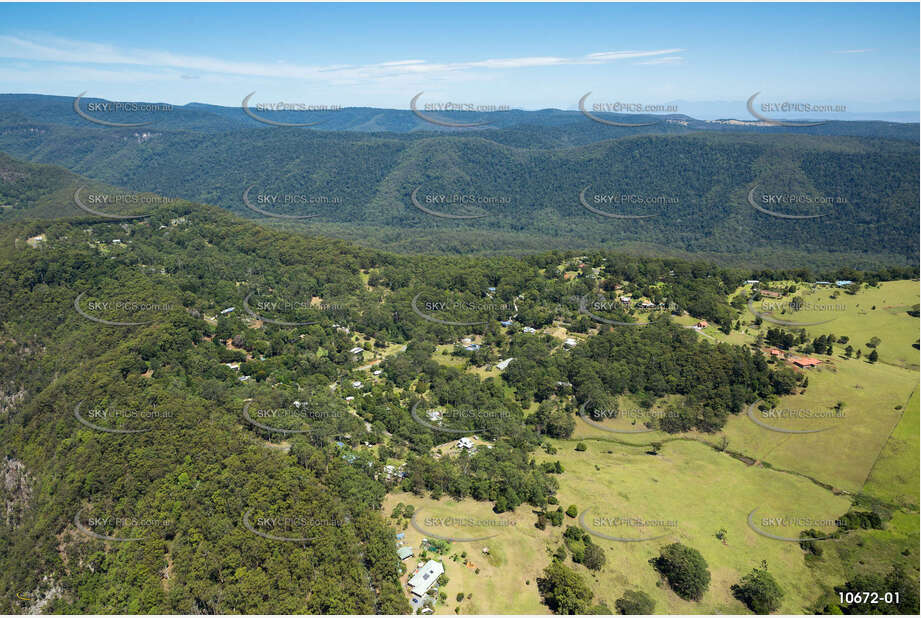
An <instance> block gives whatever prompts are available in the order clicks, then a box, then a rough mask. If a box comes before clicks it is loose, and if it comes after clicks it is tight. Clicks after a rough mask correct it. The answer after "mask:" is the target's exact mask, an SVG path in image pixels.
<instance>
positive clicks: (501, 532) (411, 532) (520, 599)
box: [383, 493, 550, 614]
mask: <svg viewBox="0 0 921 618" xmlns="http://www.w3.org/2000/svg"><path fill="white" fill-rule="evenodd" d="M398 502H403V503H404V504H412V505H414V506H415V507H416V509H417V512H418V516H417V517H416V522H417V524H418V525H419V526H420V527H421V528H423V529H424V530H430V531H431V533H432V534H435V535H439V536H455V537H456V538H473V537H480V536H489V535H491V534H497V536H496V537H494V538H491V539H488V540H484V541H476V542H455V543H452V544H451V549H450V551H449V552H448V553H447V554H446V555H444V556H442V557H441V560H442V561H443V563H444V565H445V574H446V575H447V576H448V578H449V581H448V583H447V585H445V586H443V587H442V589H441V590H442V591H444V592H446V593H447V595H448V601H447V603H446V604H439V605H437V606H436V610H435V612H436V613H438V614H450V613H453V612H454V608H455V607H457V606H458V605H460V607H461V613H463V614H477V613H492V612H508V613H518V614H549V613H550V612H549V611H548V610H547V608H546V607H545V606H544V605H542V604H541V602H540V596H539V595H538V593H537V582H536V579H537V577H538V576H539V575H540V572H541V571H542V570H543V568H544V567H545V566H546V565H547V564H549V562H550V557H549V556H548V555H547V553H546V551H545V549H544V547H545V542H544V540H543V536H544V533H542V532H541V531H540V530H538V529H537V528H535V527H534V521H535V519H536V517H535V515H534V514H533V513H532V512H531V511H532V509H531V508H530V507H528V506H527V505H524V506H521V507H519V508H518V509H517V510H516V511H515V512H514V513H502V514H501V515H497V514H495V513H493V511H492V505H491V503H488V502H477V501H475V500H471V499H465V500H461V501H459V502H458V501H454V500H451V499H450V498H442V499H441V500H432V499H431V498H419V497H417V496H415V495H413V494H407V493H395V494H389V495H388V496H387V498H386V500H385V501H384V507H383V514H384V516H385V517H388V516H389V515H390V513H391V512H392V510H393V507H394V506H395V505H396V504H397V503H398ZM450 517H460V518H470V519H475V520H487V521H495V522H500V521H507V522H509V523H511V522H514V523H515V525H514V526H508V527H505V528H500V529H490V528H486V527H477V526H467V525H464V526H449V525H438V523H437V522H434V521H433V520H434V519H436V518H450ZM426 520H430V521H429V522H428V523H427V522H426ZM390 521H393V520H390ZM401 521H402V522H407V525H406V528H405V529H401V531H402V532H405V533H406V537H405V538H404V539H403V541H404V542H405V543H406V544H407V545H409V546H410V547H412V548H413V550H414V551H415V552H416V555H415V556H414V557H413V558H409V559H407V560H406V561H405V564H406V566H407V568H408V569H409V572H411V571H412V569H413V568H414V567H415V565H416V564H417V563H418V562H419V548H420V546H421V541H422V538H423V537H425V536H426V535H425V534H423V533H422V532H420V531H418V530H416V529H415V528H414V527H413V526H412V525H408V520H405V519H402V520H401ZM484 547H488V548H489V551H490V555H489V556H488V557H487V556H485V555H484V554H483V553H482V550H483V548H484ZM461 552H467V555H468V560H469V561H471V562H472V563H473V564H474V565H475V567H474V568H469V567H468V566H465V565H464V561H463V560H461V559H459V560H458V561H457V562H454V561H452V560H451V558H450V557H451V556H452V555H454V554H460V553H461ZM429 557H430V558H433V559H436V560H437V559H439V558H438V556H435V555H433V554H431V552H430V555H429ZM477 568H479V569H480V572H479V574H477V573H476V569H477ZM407 579H408V573H407V575H404V576H403V578H402V581H403V582H404V583H405V581H406V580H407ZM527 581H530V584H526V583H525V582H527ZM459 592H463V593H465V594H472V596H471V598H469V599H464V601H462V602H461V603H458V602H457V600H456V597H457V594H458V593H459ZM408 594H409V593H408V592H407V595H408Z"/></svg>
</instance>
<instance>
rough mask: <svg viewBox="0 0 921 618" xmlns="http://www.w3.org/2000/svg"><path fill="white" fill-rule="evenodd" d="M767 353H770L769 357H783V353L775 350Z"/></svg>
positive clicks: (772, 349)
mask: <svg viewBox="0 0 921 618" xmlns="http://www.w3.org/2000/svg"><path fill="white" fill-rule="evenodd" d="M768 353H770V355H771V356H783V352H781V351H780V350H778V349H777V348H771V349H770V350H768Z"/></svg>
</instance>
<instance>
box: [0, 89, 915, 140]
mask: <svg viewBox="0 0 921 618" xmlns="http://www.w3.org/2000/svg"><path fill="white" fill-rule="evenodd" d="M75 94H77V93H75ZM246 94H247V93H241V95H240V98H241V103H242V100H243V98H244V96H245V95H246ZM411 94H412V93H411ZM581 94H583V93H579V95H577V96H576V100H574V101H573V104H574V106H575V104H576V102H577V99H578V98H579V96H581ZM410 96H411V95H410ZM75 98H76V97H63V96H50V95H38V94H0V104H2V106H3V108H4V110H5V112H4V116H6V117H8V118H18V119H19V120H27V121H29V122H33V123H35V122H37V123H41V124H55V125H69V126H73V127H85V126H87V124H88V122H87V121H86V120H85V119H83V118H81V117H80V116H79V115H77V114H76V113H75V112H74V109H73V106H74V99H75ZM107 102H108V101H107V100H105V99H100V98H96V97H93V96H83V97H81V98H80V103H79V107H80V109H81V110H88V109H91V106H93V105H100V104H105V103H107ZM260 102H267V103H270V104H275V103H276V102H275V101H264V100H263V99H261V98H260V97H259V96H257V95H254V96H253V97H252V99H251V100H249V101H248V102H247V107H248V109H249V110H250V111H251V112H252V113H253V114H254V115H255V116H257V117H260V118H264V119H266V120H269V121H272V122H287V123H311V124H312V123H316V124H312V126H310V127H307V128H305V129H304V130H311V131H313V130H319V131H324V132H329V131H355V132H364V133H411V132H427V133H470V132H471V131H473V132H475V133H483V134H486V136H487V139H491V140H493V141H499V142H504V141H505V140H511V139H515V138H514V137H513V136H512V135H511V134H508V133H505V134H504V135H503V132H504V131H505V130H507V129H516V133H519V134H520V135H523V136H526V138H527V139H528V140H531V145H532V146H537V147H540V146H541V145H543V147H551V146H569V145H577V144H585V143H590V142H595V141H603V140H607V139H614V138H616V137H622V136H625V135H636V134H672V135H675V134H684V133H692V132H696V131H713V132H729V133H767V134H778V133H787V132H789V131H790V128H789V127H784V126H767V125H765V124H764V123H762V122H759V121H758V120H757V119H756V118H754V117H753V116H751V114H750V113H749V112H748V110H747V109H746V108H745V106H744V105H742V106H740V107H739V109H738V110H737V113H736V114H735V115H731V116H729V117H727V118H726V119H725V120H718V121H707V120H699V119H696V118H692V117H691V116H688V115H685V114H680V113H671V114H640V113H635V114H619V113H613V112H598V111H595V110H594V108H593V106H592V103H593V99H589V100H588V101H587V102H585V103H584V104H583V107H584V108H585V110H586V111H588V112H589V113H591V114H592V115H594V116H596V117H598V118H601V119H603V120H606V121H609V122H616V123H623V124H637V125H644V126H637V127H626V126H607V125H604V124H603V123H596V122H592V121H590V120H589V119H588V118H587V117H586V116H585V115H584V114H583V113H582V112H581V111H577V110H559V109H543V110H534V111H525V110H520V109H509V110H507V111H495V112H443V111H441V112H432V111H427V110H426V109H425V103H426V99H425V98H424V97H420V99H419V100H418V101H417V102H416V104H415V105H416V109H417V111H419V112H420V114H421V116H420V115H417V114H414V113H413V112H412V111H410V110H407V109H381V108H373V107H340V108H339V109H337V110H335V111H311V112H298V111H265V110H260V109H258V108H257V105H258V103H260ZM406 102H407V106H409V104H410V97H407V101H406ZM122 103H129V102H127V101H126V102H122ZM133 103H138V104H142V105H158V103H156V102H154V101H150V102H144V103H141V102H133ZM308 103H310V102H305V103H304V104H308ZM317 103H325V104H334V103H335V102H333V101H325V102H317ZM159 105H162V104H159ZM88 115H90V116H92V117H96V118H98V119H101V120H106V121H110V122H125V123H134V122H148V121H149V122H150V123H151V124H150V125H149V126H148V127H146V129H148V130H156V131H176V130H190V131H206V132H219V133H220V132H226V131H233V130H236V129H241V128H258V127H262V126H266V125H265V124H260V122H259V121H258V120H256V119H254V118H252V117H251V116H249V115H247V114H246V113H244V111H243V109H242V105H241V106H238V107H224V106H220V105H209V104H205V103H188V104H186V105H174V106H170V109H169V111H150V112H144V111H141V112H120V111H113V112H99V111H90V112H88ZM424 118H431V119H433V120H435V121H436V122H428V121H426V120H425V119H424ZM438 121H445V122H446V123H448V124H437V122H438ZM452 122H453V123H458V124H474V123H480V122H482V123H485V124H483V125H482V126H478V127H452V126H449V125H450V123H452ZM795 131H796V132H797V133H801V134H805V135H847V136H854V137H884V138H894V139H904V140H909V141H917V140H918V124H917V123H903V122H884V121H864V120H856V121H837V120H836V121H828V122H825V123H823V124H820V125H817V126H809V127H797V128H795Z"/></svg>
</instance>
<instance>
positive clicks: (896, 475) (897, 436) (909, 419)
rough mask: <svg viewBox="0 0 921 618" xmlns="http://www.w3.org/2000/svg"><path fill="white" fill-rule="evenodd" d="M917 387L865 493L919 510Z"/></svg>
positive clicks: (919, 432)
mask: <svg viewBox="0 0 921 618" xmlns="http://www.w3.org/2000/svg"><path fill="white" fill-rule="evenodd" d="M918 408H919V406H918V390H917V388H916V389H915V391H914V393H912V396H911V399H910V400H909V402H908V405H907V406H905V410H904V414H903V415H902V420H901V421H899V424H898V425H896V427H895V429H894V430H893V431H892V435H890V436H889V440H888V441H887V442H886V446H885V447H883V451H882V452H881V453H880V455H879V458H878V459H877V460H876V464H875V465H874V466H873V469H872V470H871V472H870V476H869V477H868V478H867V482H866V484H865V485H864V486H863V491H864V493H867V494H869V495H871V496H873V497H875V498H879V499H880V500H884V501H886V502H892V503H895V504H899V505H902V506H905V507H907V508H911V509H914V510H917V509H918V506H919V504H921V500H919V498H918V485H919V478H918V477H919V474H918V458H919V450H921V449H919V434H921V423H919V420H918V419H919V410H918Z"/></svg>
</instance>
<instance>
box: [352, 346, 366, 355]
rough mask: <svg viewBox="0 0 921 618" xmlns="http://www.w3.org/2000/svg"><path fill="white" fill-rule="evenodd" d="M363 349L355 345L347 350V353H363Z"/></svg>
mask: <svg viewBox="0 0 921 618" xmlns="http://www.w3.org/2000/svg"><path fill="white" fill-rule="evenodd" d="M364 351H365V349H364V348H359V347H358V346H355V347H354V348H352V349H351V350H349V353H351V354H363V353H364Z"/></svg>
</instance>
